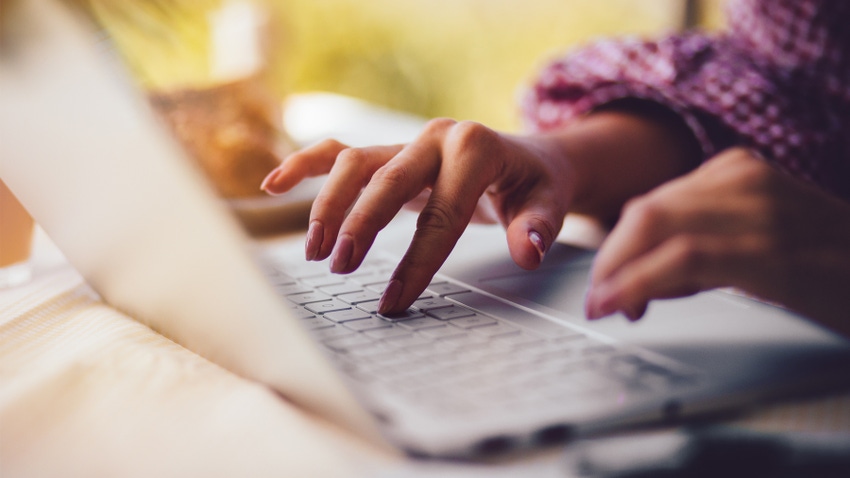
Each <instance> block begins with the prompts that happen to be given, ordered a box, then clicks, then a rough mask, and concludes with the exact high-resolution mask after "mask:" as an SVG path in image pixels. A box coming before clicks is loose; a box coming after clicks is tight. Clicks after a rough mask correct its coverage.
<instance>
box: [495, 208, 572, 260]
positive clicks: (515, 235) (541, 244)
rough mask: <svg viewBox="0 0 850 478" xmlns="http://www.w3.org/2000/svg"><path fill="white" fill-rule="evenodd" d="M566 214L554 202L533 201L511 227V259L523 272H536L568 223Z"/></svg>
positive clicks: (513, 221) (508, 234)
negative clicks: (566, 222) (533, 270)
mask: <svg viewBox="0 0 850 478" xmlns="http://www.w3.org/2000/svg"><path fill="white" fill-rule="evenodd" d="M564 216H566V211H562V210H561V208H559V207H557V206H555V204H554V201H551V200H549V201H542V200H530V201H528V202H527V203H526V204H524V205H523V206H522V207H521V208H520V210H519V211H518V212H517V214H516V215H515V216H514V218H513V219H512V220H511V221H510V223H509V224H508V227H507V236H508V249H509V250H510V252H511V258H513V260H514V262H516V263H517V265H519V266H520V267H522V268H523V269H529V270H530V269H536V268H537V267H538V266H540V262H541V261H543V257H544V256H545V255H546V252H548V251H549V248H550V247H551V246H552V243H553V242H555V238H556V237H558V233H559V232H560V231H561V226H562V225H563V223H564Z"/></svg>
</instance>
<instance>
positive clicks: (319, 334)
mask: <svg viewBox="0 0 850 478" xmlns="http://www.w3.org/2000/svg"><path fill="white" fill-rule="evenodd" d="M356 333H357V332H352V331H351V330H348V329H346V328H344V327H342V326H339V325H335V326H333V327H328V328H326V329H317V330H311V331H310V335H312V336H313V337H316V338H317V339H319V340H327V339H335V338H337V337H345V336H348V335H354V334H356Z"/></svg>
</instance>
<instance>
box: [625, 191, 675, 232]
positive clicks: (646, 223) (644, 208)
mask: <svg viewBox="0 0 850 478" xmlns="http://www.w3.org/2000/svg"><path fill="white" fill-rule="evenodd" d="M665 216H666V212H665V208H664V206H663V204H662V203H661V201H659V200H657V199H655V197H654V196H640V197H637V198H634V199H630V200H629V201H628V202H626V204H625V205H624V206H623V217H628V218H629V220H631V221H634V223H635V224H636V225H637V226H638V227H639V228H640V229H644V228H646V229H654V228H656V227H658V226H659V225H660V224H661V223H662V222H663V221H664V218H665Z"/></svg>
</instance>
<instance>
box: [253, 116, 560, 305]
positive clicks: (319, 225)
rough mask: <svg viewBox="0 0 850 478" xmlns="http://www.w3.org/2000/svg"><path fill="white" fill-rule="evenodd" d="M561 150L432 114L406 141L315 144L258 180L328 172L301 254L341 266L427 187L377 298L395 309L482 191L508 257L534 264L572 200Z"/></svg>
mask: <svg viewBox="0 0 850 478" xmlns="http://www.w3.org/2000/svg"><path fill="white" fill-rule="evenodd" d="M563 156H564V155H563V152H562V151H561V149H560V147H559V143H558V140H557V139H556V138H554V137H549V136H546V135H539V136H523V137H520V136H511V135H507V134H501V133H498V132H496V131H493V130H491V129H489V128H487V127H484V126H482V125H480V124H477V123H472V122H456V121H453V120H449V119H437V120H432V121H431V122H429V123H428V125H427V126H426V127H425V129H424V131H423V132H422V134H421V135H420V136H419V137H418V138H417V139H416V140H415V141H413V142H412V143H410V144H408V145H395V146H373V147H366V148H348V147H347V146H346V145H343V144H341V143H338V142H336V141H332V140H329V141H325V142H322V143H319V144H317V145H315V146H313V147H310V148H307V149H304V150H302V151H299V152H297V153H295V154H293V155H291V156H289V157H288V158H286V159H285V160H284V161H283V163H282V164H281V165H280V167H278V168H277V169H276V170H275V171H273V172H272V173H271V174H270V175H269V176H268V177H267V179H266V181H265V182H264V183H263V188H264V189H265V190H266V191H268V192H270V193H273V194H280V193H283V192H285V191H287V190H289V189H290V188H291V187H293V186H294V185H295V184H297V183H298V182H299V181H301V180H302V179H304V178H305V177H309V176H317V175H322V174H326V173H329V177H328V180H327V182H326V184H325V185H324V187H323V188H322V190H321V191H320V192H319V194H318V196H317V197H316V199H315V201H314V203H313V208H312V211H311V214H310V225H309V229H308V232H307V242H306V245H305V253H306V257H307V259H308V260H323V259H325V258H327V257H329V256H330V257H331V260H330V267H331V271H333V272H337V273H348V272H352V271H354V270H355V269H357V267H358V266H359V265H360V263H361V262H362V261H363V259H364V257H365V255H366V253H367V251H368V250H369V248H370V247H371V245H372V243H373V241H374V239H375V237H376V235H377V233H378V232H379V231H380V230H381V229H382V228H383V227H385V226H386V225H387V224H388V223H389V221H390V220H391V219H392V218H393V217H394V216H395V215H396V213H397V212H398V211H399V210H400V209H401V208H402V207H403V206H404V205H405V203H408V202H410V201H412V200H414V199H416V198H417V197H420V194H421V193H423V191H430V194H429V195H428V197H427V200H426V201H425V203H424V206H423V207H422V211H421V213H420V215H419V219H418V221H417V226H416V232H415V234H414V237H413V240H412V241H411V244H410V247H409V249H408V250H407V252H406V254H405V255H404V257H403V258H402V260H401V262H400V264H399V266H398V267H397V269H396V270H395V272H394V273H393V275H392V278H391V280H390V282H389V284H388V286H387V289H386V291H385V292H384V295H383V297H382V299H381V302H380V305H379V311H380V312H381V313H394V312H400V311H403V310H405V309H406V308H407V307H408V306H409V305H410V304H411V303H412V302H413V301H414V300H415V299H416V298H417V297H418V296H419V295H420V294H421V293H422V291H423V290H424V289H425V287H426V286H427V285H428V283H429V282H430V280H431V278H432V277H433V276H434V274H435V273H436V272H437V270H438V269H439V268H440V266H441V265H442V264H443V262H444V261H445V259H446V258H447V257H448V255H449V253H450V252H451V250H452V248H453V247H454V245H455V244H456V242H457V240H458V238H459V237H460V235H461V234H462V233H463V231H464V230H465V228H466V226H467V224H468V223H469V222H470V220H471V219H472V218H473V215H474V213H475V212H476V210H479V211H480V208H479V207H478V204H479V199H480V198H482V196H483V197H485V198H486V199H487V200H489V202H490V203H491V204H492V206H493V210H494V211H495V213H496V215H497V216H498V218H499V220H500V222H502V224H503V225H504V226H505V227H506V230H507V240H508V246H509V250H510V253H511V257H512V258H513V260H514V261H515V262H516V263H517V264H518V265H520V266H521V267H523V268H526V269H533V268H536V267H537V266H538V265H539V264H540V261H541V260H542V258H543V255H544V253H545V251H546V250H547V249H548V248H549V246H550V245H551V243H552V242H553V241H554V240H555V237H556V236H557V234H558V232H559V230H560V228H561V225H562V223H563V219H564V216H565V215H566V213H567V209H568V206H569V204H570V202H571V199H572V192H573V190H574V188H573V187H572V186H573V181H574V176H575V175H574V174H572V173H571V170H570V163H569V162H568V161H565V160H564V157H563ZM352 205H353V206H352ZM349 208H351V209H350V212H349V213H348V215H346V211H347V210H349Z"/></svg>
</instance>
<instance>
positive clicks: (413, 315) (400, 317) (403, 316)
mask: <svg viewBox="0 0 850 478" xmlns="http://www.w3.org/2000/svg"><path fill="white" fill-rule="evenodd" d="M378 317H380V318H382V319H384V320H389V321H392V322H402V321H406V320H411V319H418V318H420V317H425V314H423V313H422V312H419V311H418V310H414V309H407V310H405V311H404V312H399V313H398V314H392V315H382V314H378Z"/></svg>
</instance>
